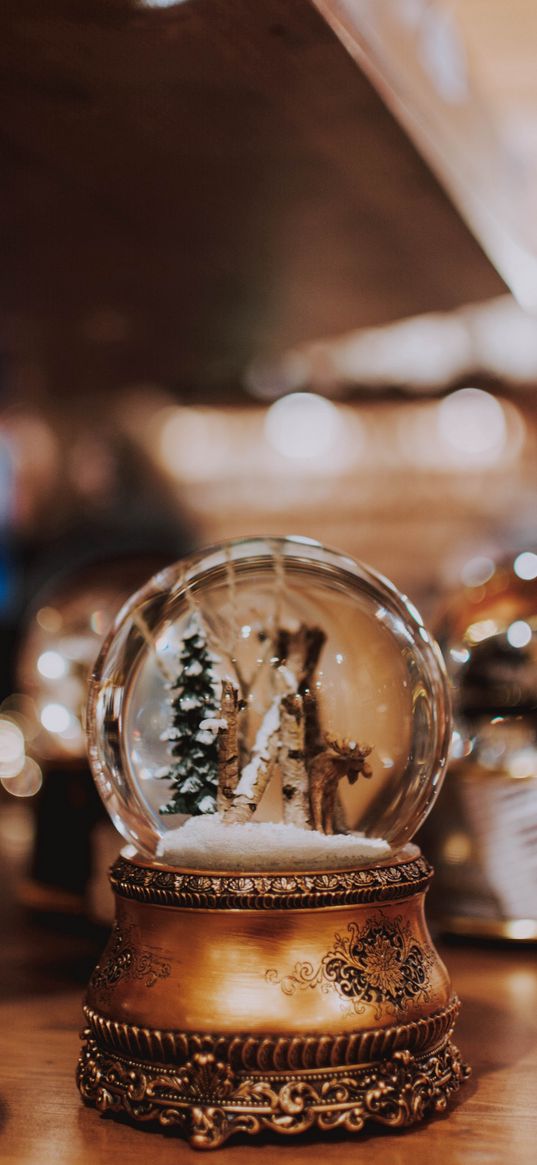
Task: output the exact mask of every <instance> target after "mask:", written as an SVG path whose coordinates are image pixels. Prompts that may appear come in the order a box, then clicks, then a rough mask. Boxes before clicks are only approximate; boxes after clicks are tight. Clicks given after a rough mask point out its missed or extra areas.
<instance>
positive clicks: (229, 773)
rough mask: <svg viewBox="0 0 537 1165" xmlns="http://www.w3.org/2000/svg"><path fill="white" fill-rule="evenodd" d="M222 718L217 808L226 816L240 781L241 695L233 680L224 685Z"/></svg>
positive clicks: (219, 741) (224, 682)
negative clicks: (223, 721)
mask: <svg viewBox="0 0 537 1165" xmlns="http://www.w3.org/2000/svg"><path fill="white" fill-rule="evenodd" d="M220 717H221V719H222V720H225V722H226V727H225V728H220V730H219V733H218V790H217V794H216V808H217V810H218V812H219V813H220V814H222V816H224V815H225V814H226V813H227V812H228V811H229V808H230V805H231V802H232V800H233V795H234V793H235V789H236V787H237V784H238V781H239V742H238V734H239V695H238V692H237V689H236V688H235V686H234V685H233V684H232V683H231V680H224V681H223V683H222V697H221V700H220Z"/></svg>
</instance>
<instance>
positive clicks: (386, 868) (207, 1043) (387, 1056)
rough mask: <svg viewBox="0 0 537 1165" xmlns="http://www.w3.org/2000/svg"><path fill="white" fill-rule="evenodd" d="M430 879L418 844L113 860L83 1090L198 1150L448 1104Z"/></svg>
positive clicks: (393, 1119)
mask: <svg viewBox="0 0 537 1165" xmlns="http://www.w3.org/2000/svg"><path fill="white" fill-rule="evenodd" d="M430 876H431V870H430V867H428V866H427V865H426V863H425V862H424V861H423V858H422V857H421V855H420V854H419V851H417V850H415V848H414V847H412V848H410V847H409V848H408V849H407V850H406V851H403V852H402V853H401V855H400V856H399V857H398V858H397V859H394V860H393V861H392V863H391V864H385V865H382V864H381V865H379V866H376V867H371V868H369V869H367V870H360V871H345V872H342V871H334V872H330V873H328V874H296V875H287V874H286V875H275V874H274V875H251V876H250V875H248V876H246V875H231V874H229V875H224V874H222V875H220V874H217V875H204V874H195V873H192V872H185V871H183V872H181V871H169V870H164V869H162V868H159V867H155V866H153V867H145V866H141V865H140V864H137V863H131V862H126V861H125V860H124V859H122V860H120V862H118V863H117V864H116V867H115V869H114V870H113V872H112V884H113V887H114V890H115V893H116V899H117V921H116V926H115V928H114V931H113V932H112V935H111V938H110V941H109V943H108V946H107V948H106V951H105V952H104V955H103V958H102V959H101V961H100V962H99V964H98V966H97V967H96V969H95V971H94V973H93V975H92V978H91V981H90V986H89V992H88V1001H87V1006H86V1008H85V1015H86V1022H87V1027H86V1030H85V1032H84V1047H83V1051H82V1054H81V1057H80V1062H79V1068H78V1084H79V1088H80V1091H81V1093H82V1096H83V1098H84V1099H85V1100H86V1101H88V1102H89V1103H91V1104H94V1105H95V1106H96V1107H97V1108H98V1109H99V1110H100V1111H101V1112H109V1113H117V1114H124V1115H126V1116H127V1117H129V1118H130V1119H131V1120H133V1121H135V1122H148V1123H154V1124H156V1125H157V1126H160V1127H161V1128H173V1129H176V1130H177V1131H178V1132H179V1133H180V1134H181V1135H183V1136H184V1137H186V1138H187V1139H188V1140H189V1142H190V1144H191V1145H192V1146H193V1147H195V1148H200V1149H211V1148H217V1147H218V1146H219V1145H222V1144H223V1143H224V1142H225V1141H226V1140H227V1139H228V1138H229V1137H230V1136H231V1135H232V1134H234V1133H240V1132H242V1133H248V1134H250V1135H252V1134H255V1133H259V1132H261V1131H262V1130H263V1129H270V1130H272V1131H273V1132H278V1133H282V1134H286V1135H291V1134H296V1133H302V1132H306V1131H307V1130H309V1129H318V1130H319V1131H322V1132H330V1131H331V1130H333V1129H334V1130H337V1129H339V1130H345V1131H347V1132H349V1133H350V1132H353V1133H356V1132H359V1131H360V1130H361V1129H363V1127H364V1125H365V1124H366V1122H368V1121H371V1122H376V1123H378V1124H382V1125H388V1126H392V1127H397V1128H400V1127H403V1126H405V1125H409V1124H413V1123H415V1122H416V1121H420V1120H422V1119H423V1118H424V1117H425V1116H427V1115H428V1114H432V1113H434V1112H441V1111H443V1109H444V1108H445V1107H446V1103H447V1100H448V1098H449V1096H450V1095H451V1094H452V1093H453V1092H455V1091H456V1090H457V1089H458V1088H459V1087H460V1085H461V1083H462V1081H463V1080H464V1079H465V1077H466V1076H467V1075H468V1069H467V1068H466V1067H465V1066H464V1065H463V1064H462V1063H461V1059H460V1056H459V1053H458V1051H457V1049H456V1048H455V1047H454V1045H453V1044H452V1043H451V1035H452V1030H453V1025H454V1023H455V1019H456V1017H457V1013H458V1001H457V999H456V998H455V997H454V996H453V995H452V992H451V987H450V983H449V977H448V975H447V972H446V969H445V967H444V966H443V964H442V963H441V961H440V959H439V957H438V954H437V952H436V951H435V949H434V946H433V945H432V943H431V939H430V936H429V934H428V931H427V927H426V923H425V919H424V915H423V898H424V893H425V890H426V887H427V884H428V881H429V878H430ZM267 1016H270V1017H271V1030H270V1031H269V1032H267V1026H266V1025H267ZM215 1029H216V1031H217V1032H218V1033H220V1034H214V1032H215Z"/></svg>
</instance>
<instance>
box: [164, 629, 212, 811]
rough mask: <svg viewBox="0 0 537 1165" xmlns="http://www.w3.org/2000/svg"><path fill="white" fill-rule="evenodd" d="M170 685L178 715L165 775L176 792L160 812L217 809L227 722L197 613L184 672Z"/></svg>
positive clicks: (184, 657)
mask: <svg viewBox="0 0 537 1165" xmlns="http://www.w3.org/2000/svg"><path fill="white" fill-rule="evenodd" d="M170 688H171V692H172V698H171V707H172V715H173V719H172V725H171V727H170V728H169V729H168V730H167V732H166V733H165V734H164V739H166V740H169V741H170V744H171V754H172V757H173V758H174V761H173V763H172V766H171V768H170V769H169V771H168V772H167V773H165V774H164V773H163V774H162V779H163V780H167V781H169V782H170V785H171V789H172V796H171V798H170V800H169V801H167V802H166V804H165V805H161V807H160V810H159V812H160V813H191V814H199V813H215V812H216V791H217V785H218V729H219V727H220V725H221V721H220V720H219V719H218V715H219V704H218V697H217V693H216V679H215V675H214V664H213V659H212V657H211V655H210V652H209V650H208V647H207V640H206V637H205V633H204V630H203V627H202V625H201V622H200V620H199V619H198V618H197V617H196V616H193V617H192V618H191V620H190V623H189V624H188V627H187V630H186V632H185V635H184V637H183V645H182V648H181V654H180V656H179V673H178V676H177V679H176V680H175V681H174V682H173V683H172V684H171V686H170Z"/></svg>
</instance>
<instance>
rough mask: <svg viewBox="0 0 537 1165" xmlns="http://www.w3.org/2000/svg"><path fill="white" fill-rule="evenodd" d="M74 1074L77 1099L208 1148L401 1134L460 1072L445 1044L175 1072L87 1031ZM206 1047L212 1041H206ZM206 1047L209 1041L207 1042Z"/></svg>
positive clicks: (195, 1061) (438, 1101) (195, 1058)
mask: <svg viewBox="0 0 537 1165" xmlns="http://www.w3.org/2000/svg"><path fill="white" fill-rule="evenodd" d="M84 1035H85V1044H84V1049H83V1052H82V1055H81V1057H80V1062H79V1068H78V1085H79V1088H80V1091H81V1093H82V1096H83V1097H84V1099H85V1100H87V1101H88V1102H90V1103H92V1104H95V1106H96V1107H97V1108H98V1109H99V1110H100V1112H103V1113H105V1112H110V1113H124V1114H126V1115H127V1116H128V1117H129V1118H130V1119H131V1120H133V1121H136V1122H146V1123H147V1122H156V1123H157V1124H158V1125H160V1126H161V1128H171V1127H173V1128H175V1129H177V1131H178V1132H180V1133H181V1134H182V1135H183V1136H184V1137H186V1138H187V1140H188V1141H189V1143H190V1144H191V1145H192V1147H193V1148H196V1149H216V1148H218V1147H219V1146H220V1145H223V1144H224V1142H225V1141H227V1140H228V1138H229V1137H230V1136H232V1135H233V1134H234V1133H248V1134H249V1135H250V1136H252V1135H254V1134H255V1133H259V1132H261V1131H262V1130H263V1129H270V1130H271V1131H272V1132H276V1133H282V1134H284V1135H286V1136H292V1135H295V1134H297V1133H304V1132H307V1131H308V1130H309V1129H315V1128H317V1129H319V1130H320V1131H322V1132H323V1133H326V1132H331V1131H333V1130H334V1129H340V1130H345V1131H346V1132H348V1133H359V1132H360V1131H361V1130H362V1129H363V1128H364V1126H365V1124H366V1123H367V1122H368V1121H372V1122H374V1123H377V1124H382V1125H387V1126H390V1127H392V1128H403V1127H404V1126H406V1125H411V1124H415V1123H416V1122H418V1121H421V1120H423V1118H424V1117H425V1116H427V1115H428V1114H431V1113H440V1112H443V1111H444V1109H445V1107H446V1104H447V1101H448V1099H449V1097H450V1096H451V1094H452V1093H453V1092H456V1091H457V1090H458V1088H459V1087H460V1085H461V1083H462V1081H463V1080H464V1079H465V1078H466V1076H467V1075H468V1069H467V1068H466V1067H465V1066H464V1065H463V1064H462V1063H461V1059H460V1055H459V1052H458V1050H457V1048H455V1047H454V1045H453V1044H452V1043H451V1042H450V1041H449V1040H448V1041H446V1042H445V1043H444V1044H443V1045H442V1046H441V1047H440V1048H437V1049H436V1050H435V1051H434V1052H429V1053H428V1054H427V1055H425V1056H415V1055H413V1054H412V1052H410V1051H408V1049H407V1050H404V1051H397V1052H394V1053H393V1054H392V1056H391V1058H390V1059H389V1060H381V1061H379V1062H378V1063H373V1064H368V1065H363V1066H360V1065H356V1066H352V1067H345V1068H330V1069H324V1070H322V1069H321V1070H318V1071H313V1072H295V1073H293V1074H292V1075H288V1074H284V1073H274V1074H271V1073H259V1072H257V1073H244V1072H235V1071H234V1070H233V1068H232V1067H231V1065H230V1064H229V1062H226V1061H225V1060H219V1059H218V1058H217V1056H215V1054H214V1052H212V1051H197V1052H194V1053H193V1055H192V1058H191V1059H189V1060H187V1061H186V1062H185V1063H184V1064H183V1065H182V1066H181V1067H178V1068H176V1069H175V1070H173V1069H171V1068H168V1069H166V1068H165V1067H164V1066H161V1067H160V1068H159V1066H158V1065H155V1064H147V1063H143V1062H142V1061H140V1060H133V1059H130V1058H125V1057H123V1056H118V1055H117V1054H116V1055H114V1054H113V1053H110V1052H105V1051H102V1050H101V1049H100V1048H99V1047H98V1045H97V1043H96V1042H95V1039H94V1038H93V1037H92V1035H91V1031H90V1029H87V1030H86V1032H85V1033H84ZM208 1042H209V1043H211V1041H208ZM213 1043H214V1041H213Z"/></svg>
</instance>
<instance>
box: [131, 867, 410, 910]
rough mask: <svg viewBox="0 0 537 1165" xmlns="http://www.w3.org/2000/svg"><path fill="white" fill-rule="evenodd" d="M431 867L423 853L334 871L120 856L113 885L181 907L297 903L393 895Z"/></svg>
mask: <svg viewBox="0 0 537 1165" xmlns="http://www.w3.org/2000/svg"><path fill="white" fill-rule="evenodd" d="M431 875H432V869H431V867H430V866H429V864H428V862H427V861H426V860H425V858H423V857H422V856H421V855H420V856H419V857H416V858H414V859H412V860H409V861H405V862H395V863H394V864H393V865H388V866H380V865H379V866H370V867H364V868H363V869H358V870H340V871H338V872H337V873H335V872H327V873H322V872H318V873H306V872H303V873H298V872H297V873H294V874H277V873H273V874H243V875H241V874H204V873H195V872H186V871H180V870H176V871H173V870H161V869H152V868H151V867H149V866H139V865H137V864H136V863H134V862H130V861H129V860H128V859H127V858H124V857H120V858H119V859H118V861H117V862H116V863H115V865H114V866H113V868H112V888H113V889H114V891H115V892H116V894H118V895H119V896H120V897H124V898H134V899H136V900H138V901H142V902H153V903H155V904H156V905H162V906H180V907H181V908H182V909H185V908H187V909H188V908H190V909H198V908H200V907H201V908H210V909H216V910H227V909H237V908H243V909H244V908H246V909H256V910H260V909H261V910H270V909H276V908H277V909H281V908H284V909H287V908H288V909H291V910H292V909H296V908H301V909H302V908H304V907H306V906H312V907H320V908H323V907H325V906H338V905H347V906H348V905H350V904H351V903H353V902H380V901H393V900H394V899H396V898H401V897H406V896H407V895H408V892H409V887H411V889H412V891H413V892H416V891H418V890H419V889H421V888H425V886H426V885H427V883H428V881H429V879H430V877H431Z"/></svg>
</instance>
